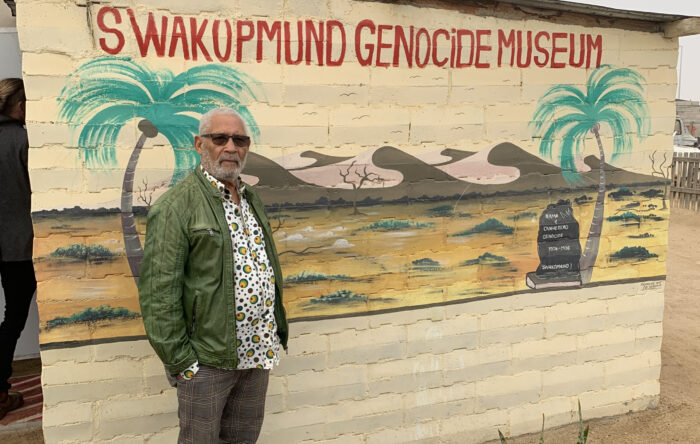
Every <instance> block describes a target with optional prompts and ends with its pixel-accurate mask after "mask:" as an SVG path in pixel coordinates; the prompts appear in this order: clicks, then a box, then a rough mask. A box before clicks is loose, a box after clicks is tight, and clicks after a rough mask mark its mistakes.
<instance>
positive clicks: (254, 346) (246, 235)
mask: <svg viewBox="0 0 700 444" xmlns="http://www.w3.org/2000/svg"><path fill="white" fill-rule="evenodd" d="M202 172H203V173H204V177H206V178H207V180H208V181H209V182H210V183H211V184H212V186H214V187H216V188H217V189H218V190H219V191H220V192H221V201H222V204H223V207H224V213H225V215H226V222H227V223H228V227H229V234H230V235H231V241H232V245H233V264H234V271H233V276H234V281H235V282H234V288H235V292H236V320H235V322H236V346H237V348H238V358H239V363H238V369H250V368H263V369H271V368H272V367H273V365H276V364H279V348H280V342H279V337H278V336H277V323H276V322H275V313H274V307H275V273H274V270H273V269H272V266H271V265H270V261H269V259H268V257H267V252H266V251H265V239H264V237H263V231H262V228H261V227H260V225H259V224H258V221H257V219H256V218H255V215H254V214H253V212H252V210H251V209H250V206H249V205H248V202H247V201H246V199H245V196H244V194H243V190H244V188H243V187H244V185H243V183H242V182H241V183H240V186H239V189H238V197H239V199H240V205H236V202H235V201H234V200H233V197H232V195H231V193H230V192H229V190H228V189H227V188H226V187H225V186H224V184H223V183H221V182H220V181H219V180H217V179H216V178H215V177H213V176H212V175H211V174H209V173H208V172H207V171H205V170H204V168H202Z"/></svg>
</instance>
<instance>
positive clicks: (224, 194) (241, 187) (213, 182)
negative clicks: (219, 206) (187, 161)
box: [199, 165, 245, 199]
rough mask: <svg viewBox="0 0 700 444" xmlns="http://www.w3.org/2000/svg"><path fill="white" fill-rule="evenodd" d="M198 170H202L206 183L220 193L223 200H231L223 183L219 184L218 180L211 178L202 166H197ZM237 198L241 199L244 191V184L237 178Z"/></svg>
mask: <svg viewBox="0 0 700 444" xmlns="http://www.w3.org/2000/svg"><path fill="white" fill-rule="evenodd" d="M199 168H200V169H201V170H202V174H204V178H205V179H207V181H208V182H209V183H210V184H211V185H212V186H213V187H214V188H216V189H217V190H219V192H220V193H221V197H223V198H224V199H231V192H230V191H229V190H228V188H226V185H224V183H223V182H221V181H220V180H219V179H217V178H216V177H214V176H212V175H211V174H209V172H208V171H207V170H205V169H204V166H203V165H199ZM237 180H238V197H239V198H240V197H242V195H243V192H244V191H245V184H244V183H243V181H242V180H241V178H240V177H239V178H238V179H237Z"/></svg>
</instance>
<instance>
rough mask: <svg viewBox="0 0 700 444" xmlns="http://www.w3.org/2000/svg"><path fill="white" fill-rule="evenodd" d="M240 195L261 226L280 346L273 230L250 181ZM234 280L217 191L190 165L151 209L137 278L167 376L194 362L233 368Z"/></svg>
mask: <svg viewBox="0 0 700 444" xmlns="http://www.w3.org/2000/svg"><path fill="white" fill-rule="evenodd" d="M244 194H245V198H246V199H247V201H248V203H249V204H250V207H251V209H252V211H253V213H254V214H255V217H256V218H257V220H258V222H259V224H260V226H261V227H262V229H263V235H264V238H265V250H266V251H267V256H268V258H269V259H270V264H271V265H272V267H273V270H274V273H275V319H276V321H277V334H278V336H279V338H280V342H281V344H282V346H283V347H284V348H285V349H286V348H287V338H288V335H289V333H288V326H287V319H286V315H285V310H284V306H283V305H282V282H283V281H282V270H281V268H280V264H279V259H278V257H277V250H276V248H275V243H274V240H273V238H272V230H271V229H270V223H269V221H268V219H267V216H266V215H265V209H264V206H263V204H262V202H261V201H260V198H259V197H258V195H257V194H256V193H255V192H254V191H253V190H252V187H251V186H250V185H246V186H245V191H244ZM233 284H234V278H233V250H232V246H231V236H230V235H229V230H228V225H227V224H226V218H225V215H224V209H223V206H222V203H221V194H220V192H219V191H218V190H217V189H216V188H214V187H213V186H212V185H211V184H210V183H209V182H208V181H207V180H206V179H205V177H204V175H203V174H202V172H201V170H200V168H199V166H197V167H196V168H195V171H194V172H193V173H192V174H190V175H189V176H187V177H186V178H185V179H184V180H183V181H182V182H180V183H179V184H177V185H176V186H174V187H173V188H172V189H170V190H168V191H167V192H166V193H165V194H163V196H161V197H160V199H158V201H157V202H156V203H155V204H154V205H153V207H151V209H150V211H149V213H148V224H147V226H146V243H145V247H144V256H143V262H142V266H141V276H140V278H139V300H140V303H141V314H142V316H143V323H144V327H145V328H146V335H147V336H148V340H149V341H150V343H151V346H153V349H154V350H155V351H156V353H157V354H158V356H159V357H160V359H161V360H162V361H163V364H165V368H166V370H167V371H168V372H169V373H170V374H175V373H179V372H181V371H182V370H184V369H186V368H187V367H189V366H190V365H191V364H192V363H194V362H195V361H196V360H199V363H200V364H205V365H209V366H212V367H218V368H236V366H237V365H238V357H237V353H236V322H235V310H236V306H235V293H234V285H233Z"/></svg>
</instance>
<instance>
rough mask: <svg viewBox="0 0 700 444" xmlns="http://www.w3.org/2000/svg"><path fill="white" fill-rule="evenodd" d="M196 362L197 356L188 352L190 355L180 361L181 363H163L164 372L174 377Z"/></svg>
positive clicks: (192, 352)
mask: <svg viewBox="0 0 700 444" xmlns="http://www.w3.org/2000/svg"><path fill="white" fill-rule="evenodd" d="M195 362H197V355H196V354H195V353H194V351H190V353H189V354H188V355H187V357H185V359H182V360H181V361H179V362H177V363H174V364H169V363H165V362H164V363H163V364H164V365H165V371H167V372H168V373H169V374H171V375H176V374H178V373H180V372H181V371H183V370H185V369H186V368H188V367H189V366H191V365H192V364H194V363H195Z"/></svg>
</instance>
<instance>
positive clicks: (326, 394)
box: [42, 281, 664, 443]
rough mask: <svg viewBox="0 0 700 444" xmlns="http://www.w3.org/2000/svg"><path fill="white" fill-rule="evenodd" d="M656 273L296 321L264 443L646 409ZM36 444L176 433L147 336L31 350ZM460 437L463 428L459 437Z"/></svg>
mask: <svg viewBox="0 0 700 444" xmlns="http://www.w3.org/2000/svg"><path fill="white" fill-rule="evenodd" d="M663 288H664V285H663V281H654V282H645V283H641V284H619V285H614V286H611V287H610V288H609V289H608V290H609V291H605V292H603V293H602V294H601V292H600V287H593V288H586V289H583V290H580V291H552V292H540V293H536V294H532V295H518V296H511V297H507V298H498V299H488V300H482V301H474V302H469V303H462V304H456V305H447V306H438V307H432V308H428V309H417V310H410V311H403V312H399V313H390V314H378V315H371V316H367V317H363V318H346V319H342V320H337V319H334V320H325V321H310V322H299V323H295V324H293V327H294V329H293V336H292V339H291V341H290V352H289V354H288V355H286V356H284V359H283V361H282V365H281V366H280V367H279V368H277V369H275V370H274V371H273V376H272V377H271V379H270V386H269V390H268V399H267V405H266V411H267V416H266V420H265V425H264V426H263V435H262V438H261V442H264V443H274V442H279V439H280V437H281V436H283V437H285V439H286V440H288V441H287V442H332V443H337V442H341V443H375V442H377V443H379V442H397V443H398V442H414V441H417V442H423V441H425V442H481V441H485V440H490V439H494V437H495V436H496V433H495V431H496V428H500V429H501V430H502V431H503V432H504V433H506V432H509V433H510V434H511V435H518V434H522V433H527V432H533V431H536V430H539V427H540V426H541V420H542V416H541V415H542V414H544V415H545V417H546V424H547V427H555V426H557V425H562V424H567V423H569V422H573V421H576V420H577V417H576V414H575V412H576V408H577V401H578V400H580V401H581V405H582V406H585V407H584V409H585V412H586V413H585V416H586V417H587V418H593V417H599V416H609V415H616V414H622V413H627V412H629V411H634V410H642V409H646V408H649V407H654V406H656V405H657V403H658V394H659V372H660V370H661V355H660V348H661V337H662V326H661V319H662V317H663ZM42 360H43V364H44V373H43V377H42V381H43V386H44V393H45V395H44V396H45V401H44V402H45V408H44V434H45V436H46V439H47V442H63V441H68V442H70V441H95V440H96V441H107V440H112V439H116V441H118V442H122V441H123V442H149V443H151V442H163V443H166V442H173V441H174V440H175V439H176V436H177V412H176V409H177V399H176V397H175V391H174V389H171V388H170V387H169V386H168V385H167V382H166V380H165V378H164V377H163V367H162V365H161V364H160V361H159V360H158V359H157V357H154V356H153V352H152V350H151V348H150V346H149V344H148V342H147V341H144V340H140V341H133V342H117V343H112V344H102V345H97V346H83V347H78V348H72V349H70V351H66V350H47V351H44V352H43V353H42ZM465 437H468V438H465Z"/></svg>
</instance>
